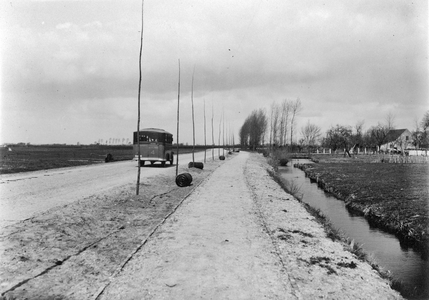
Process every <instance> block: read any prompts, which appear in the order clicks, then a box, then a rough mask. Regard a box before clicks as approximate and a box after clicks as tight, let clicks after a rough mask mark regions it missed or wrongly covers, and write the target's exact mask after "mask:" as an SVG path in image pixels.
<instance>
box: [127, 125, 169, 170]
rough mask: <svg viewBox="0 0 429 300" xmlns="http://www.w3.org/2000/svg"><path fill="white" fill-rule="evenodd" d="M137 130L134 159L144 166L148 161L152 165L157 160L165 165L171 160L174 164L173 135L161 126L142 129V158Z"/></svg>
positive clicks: (134, 141)
mask: <svg viewBox="0 0 429 300" xmlns="http://www.w3.org/2000/svg"><path fill="white" fill-rule="evenodd" d="M137 142H138V140H137V131H135V132H134V138H133V150H134V160H137V161H138V162H139V163H140V166H143V165H144V164H145V162H146V161H149V162H150V163H151V164H152V165H153V164H154V163H155V162H160V163H161V164H162V166H163V167H164V166H165V162H167V161H169V162H170V165H172V164H173V156H174V152H173V151H172V149H173V135H172V134H171V133H169V132H167V131H165V130H164V129H159V128H144V129H142V130H140V158H139V154H138V144H137Z"/></svg>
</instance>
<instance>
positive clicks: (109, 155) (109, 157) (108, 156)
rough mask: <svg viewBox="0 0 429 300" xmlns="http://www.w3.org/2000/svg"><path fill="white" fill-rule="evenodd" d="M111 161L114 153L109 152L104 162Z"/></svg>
mask: <svg viewBox="0 0 429 300" xmlns="http://www.w3.org/2000/svg"><path fill="white" fill-rule="evenodd" d="M111 161H113V155H112V154H110V153H109V154H107V155H106V158H105V159H104V162H111Z"/></svg>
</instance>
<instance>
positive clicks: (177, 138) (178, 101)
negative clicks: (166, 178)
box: [176, 59, 180, 177]
mask: <svg viewBox="0 0 429 300" xmlns="http://www.w3.org/2000/svg"><path fill="white" fill-rule="evenodd" d="M179 107H180V59H179V80H178V84H177V126H176V127H177V134H176V145H177V148H176V177H177V175H178V173H179Z"/></svg>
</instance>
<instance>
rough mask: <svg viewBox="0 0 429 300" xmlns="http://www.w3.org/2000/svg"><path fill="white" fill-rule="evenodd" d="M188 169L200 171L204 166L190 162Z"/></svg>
mask: <svg viewBox="0 0 429 300" xmlns="http://www.w3.org/2000/svg"><path fill="white" fill-rule="evenodd" d="M188 168H197V169H201V170H202V169H203V168H204V164H203V163H202V162H190V163H189V164H188Z"/></svg>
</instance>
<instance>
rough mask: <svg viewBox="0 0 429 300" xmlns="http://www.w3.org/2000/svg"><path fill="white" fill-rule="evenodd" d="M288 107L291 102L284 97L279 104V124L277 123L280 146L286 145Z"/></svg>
mask: <svg viewBox="0 0 429 300" xmlns="http://www.w3.org/2000/svg"><path fill="white" fill-rule="evenodd" d="M290 108H291V102H290V101H288V100H287V99H284V100H283V102H282V104H281V106H280V110H281V115H280V125H279V131H280V132H279V136H280V137H279V138H280V141H279V143H280V146H284V145H286V140H287V132H288V122H289V113H290Z"/></svg>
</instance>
